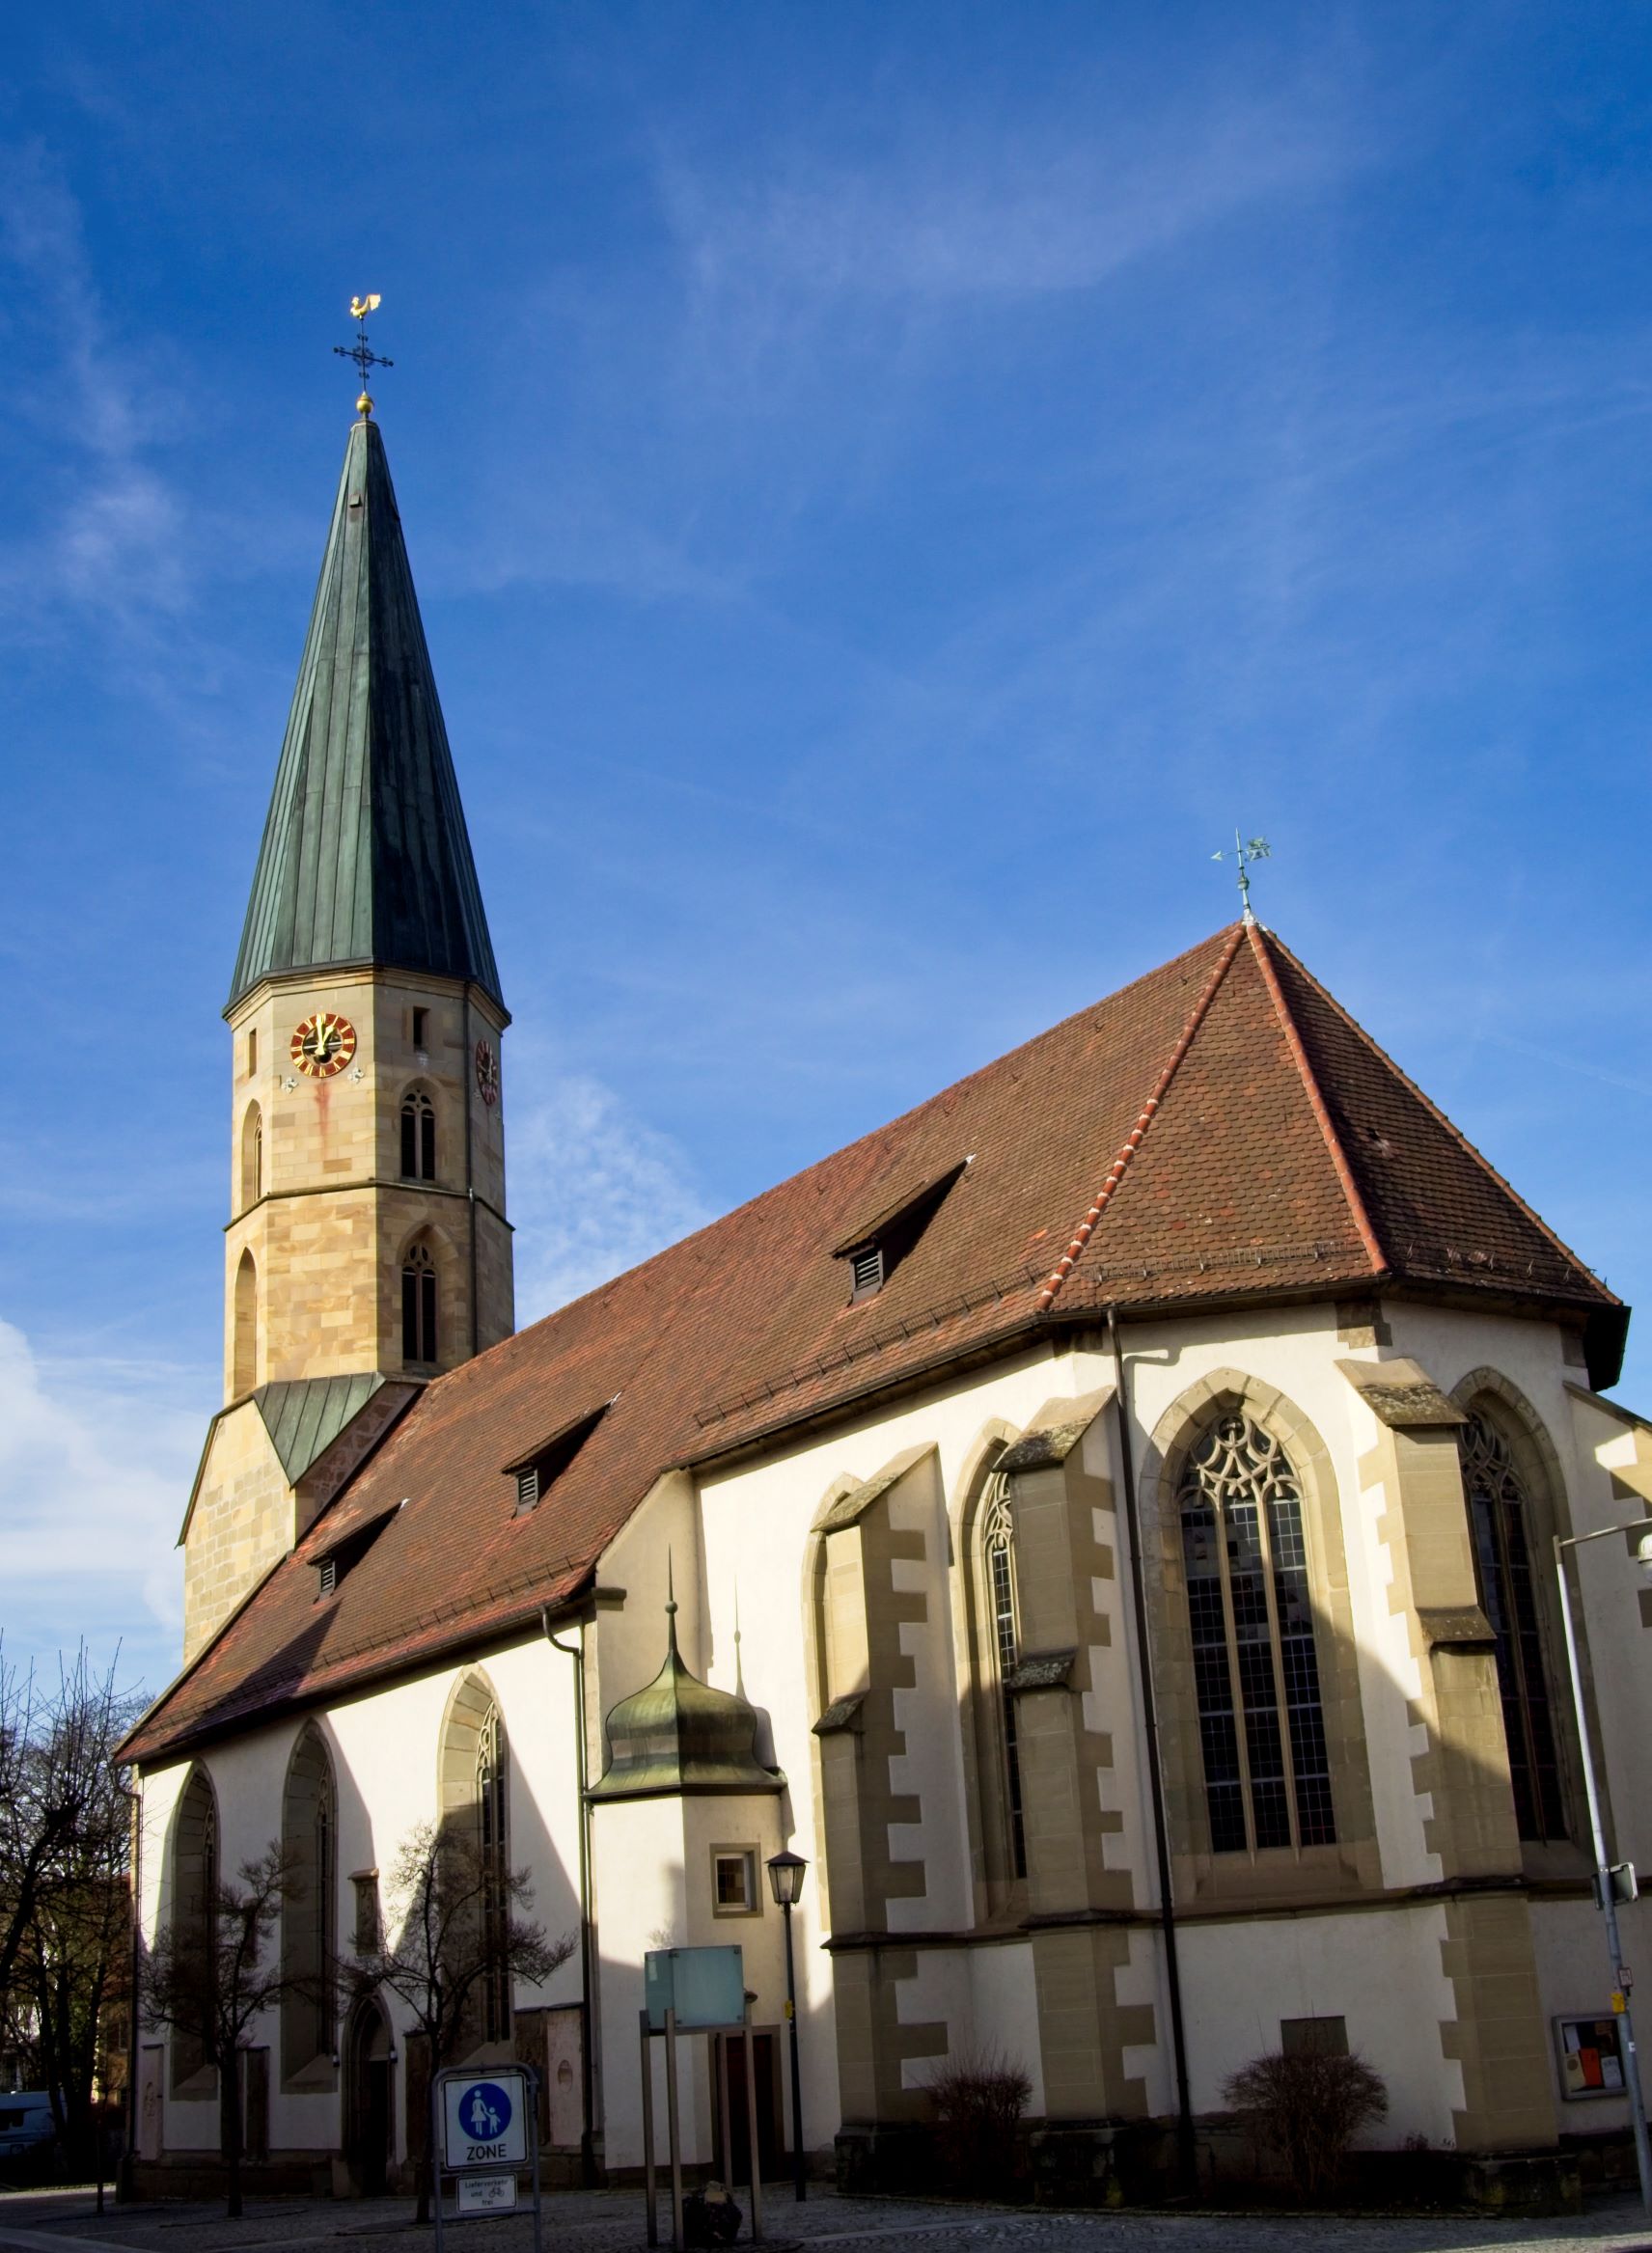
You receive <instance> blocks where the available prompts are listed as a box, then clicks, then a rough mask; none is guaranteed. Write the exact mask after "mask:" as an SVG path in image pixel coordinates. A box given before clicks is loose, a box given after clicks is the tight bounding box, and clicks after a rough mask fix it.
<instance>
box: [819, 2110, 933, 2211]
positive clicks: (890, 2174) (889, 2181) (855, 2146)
mask: <svg viewBox="0 0 1652 2253" xmlns="http://www.w3.org/2000/svg"><path fill="white" fill-rule="evenodd" d="M834 2143H835V2147H836V2150H837V2155H838V2188H839V2189H840V2190H841V2191H843V2192H844V2193H845V2194H847V2195H850V2196H853V2195H855V2194H856V2193H869V2192H895V2193H896V2194H901V2193H911V2194H916V2193H919V2192H922V2191H925V2190H933V2189H934V2188H935V2186H936V2185H935V2136H934V2131H933V2129H927V2128H913V2127H910V2126H906V2125H902V2126H900V2127H889V2128H883V2127H879V2126H878V2125H877V2124H876V2123H871V2124H866V2123H857V2124H855V2125H853V2126H851V2127H846V2128H840V2129H839V2130H838V2133H837V2136H836V2137H835V2138H834Z"/></svg>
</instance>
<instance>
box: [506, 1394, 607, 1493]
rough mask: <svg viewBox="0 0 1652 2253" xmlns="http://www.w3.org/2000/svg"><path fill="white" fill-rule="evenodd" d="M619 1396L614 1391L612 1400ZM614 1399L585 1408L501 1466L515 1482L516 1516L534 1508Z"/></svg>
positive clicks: (585, 1440)
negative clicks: (559, 1427) (514, 1458)
mask: <svg viewBox="0 0 1652 2253" xmlns="http://www.w3.org/2000/svg"><path fill="white" fill-rule="evenodd" d="M619 1397H620V1395H619V1394H618V1393H616V1394H615V1395H614V1400H618V1399H619ZM614 1400H605V1401H603V1402H601V1403H600V1405H599V1406H597V1407H596V1408H592V1409H588V1410H587V1411H586V1412H585V1414H584V1415H577V1416H575V1417H574V1419H573V1421H572V1422H571V1423H566V1424H564V1425H563V1427H562V1429H561V1430H560V1431H556V1432H553V1433H552V1434H551V1436H550V1438H549V1439H548V1440H541V1441H540V1442H539V1444H538V1445H537V1447H536V1448H535V1449H534V1451H533V1453H532V1454H530V1455H519V1456H518V1457H517V1458H516V1460H515V1461H514V1462H513V1463H507V1464H506V1465H505V1466H504V1470H505V1475H506V1476H507V1478H513V1479H514V1480H515V1481H516V1515H517V1517H518V1518H523V1517H526V1516H527V1514H528V1512H529V1511H530V1510H535V1509H537V1508H538V1506H539V1503H540V1501H541V1500H542V1499H543V1497H544V1496H545V1494H546V1493H547V1492H548V1491H549V1489H550V1487H551V1485H552V1483H553V1482H554V1481H555V1480H556V1479H559V1478H560V1477H561V1476H562V1474H563V1472H564V1470H566V1469H567V1467H568V1465H569V1464H570V1463H571V1462H572V1461H573V1459H574V1457H575V1456H576V1455H577V1454H578V1453H579V1451H580V1449H581V1448H582V1447H583V1446H584V1445H585V1442H587V1440H589V1439H590V1437H591V1435H592V1432H594V1431H595V1429H596V1427H597V1425H598V1424H599V1423H600V1422H601V1421H602V1419H603V1417H604V1416H605V1415H607V1414H608V1411H609V1410H610V1409H611V1408H612V1407H613V1406H614Z"/></svg>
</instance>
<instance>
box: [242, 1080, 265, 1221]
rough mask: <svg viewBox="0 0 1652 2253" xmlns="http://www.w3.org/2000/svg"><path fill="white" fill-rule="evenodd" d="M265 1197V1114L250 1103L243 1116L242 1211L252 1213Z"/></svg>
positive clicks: (257, 1106) (259, 1107)
mask: <svg viewBox="0 0 1652 2253" xmlns="http://www.w3.org/2000/svg"><path fill="white" fill-rule="evenodd" d="M262 1196H263V1112H262V1107H261V1106H260V1105H259V1104H257V1103H249V1104H248V1105H247V1108H246V1110H245V1112H244V1113H242V1116H241V1210H242V1212H243V1213H247V1212H251V1210H252V1208H253V1206H254V1205H256V1204H258V1203H259V1202H260V1200H261V1199H262Z"/></svg>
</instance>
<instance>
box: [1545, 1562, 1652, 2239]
mask: <svg viewBox="0 0 1652 2253" xmlns="http://www.w3.org/2000/svg"><path fill="white" fill-rule="evenodd" d="M1645 1525H1646V1521H1645V1520H1644V1519H1641V1520H1640V1521H1639V1522H1638V1524H1635V1525H1603V1526H1602V1527H1601V1528H1600V1530H1599V1532H1598V1533H1573V1534H1570V1535H1568V1536H1566V1537H1564V1538H1562V1537H1561V1535H1559V1534H1556V1536H1555V1578H1556V1580H1557V1581H1558V1582H1559V1587H1560V1624H1561V1626H1562V1627H1563V1628H1564V1629H1565V1634H1566V1666H1567V1670H1568V1672H1569V1673H1570V1675H1571V1680H1572V1705H1573V1709H1574V1711H1575V1712H1576V1714H1577V1718H1578V1743H1579V1745H1580V1746H1581V1747H1582V1750H1583V1791H1584V1795H1585V1797H1586V1798H1587V1800H1588V1806H1589V1836H1590V1838H1591V1840H1592V1842H1593V1845H1594V1855H1595V1900H1596V1902H1597V1904H1598V1905H1599V1908H1600V1911H1601V1914H1602V1915H1603V1916H1604V1917H1605V1919H1606V1945H1607V1954H1608V1955H1609V1956H1610V1957H1611V1986H1612V1995H1611V2007H1612V2010H1613V2012H1614V2013H1615V2014H1616V2017H1617V2021H1618V2024H1619V2026H1620V2027H1621V2029H1622V2042H1623V2079H1624V2086H1625V2088H1626V2090H1627V2092H1628V2096H1629V2117H1630V2122H1631V2125H1632V2126H1633V2128H1634V2129H1635V2164H1636V2166H1637V2168H1638V2171H1639V2175H1640V2203H1641V2205H1642V2206H1644V2208H1645V2209H1646V2212H1647V2213H1648V2214H1652V2143H1649V2142H1648V2139H1647V2133H1646V2106H1645V2103H1644V2102H1643V2101H1642V2098H1641V2095H1640V2060H1639V2058H1638V2055H1637V2053H1636V2048H1635V2021H1634V2019H1633V2018H1632V2017H1631V2016H1630V2010H1629V1977H1628V1973H1627V1971H1626V1969H1625V1967H1624V1962H1623V1948H1622V1945H1621V1943H1620V1941H1619V1939H1618V1937H1617V1898H1616V1892H1615V1887H1614V1879H1613V1873H1612V1870H1611V1864H1610V1863H1609V1862H1608V1860H1607V1858H1606V1831H1605V1828H1604V1827H1603V1825H1602V1822H1601V1804H1600V1787H1599V1785H1598V1784H1597V1783H1596V1781H1595V1757H1594V1751H1593V1748H1592V1746H1591V1745H1590V1744H1589V1721H1588V1716H1587V1714H1586V1713H1585V1712H1584V1711H1583V1668H1582V1666H1581V1664H1580V1662H1579V1659H1578V1637H1577V1633H1576V1630H1575V1629H1574V1627H1573V1624H1572V1598H1571V1592H1570V1590H1569V1589H1568V1587H1567V1585H1566V1558H1565V1554H1564V1552H1565V1551H1567V1550H1568V1549H1579V1548H1581V1547H1582V1546H1583V1543H1584V1542H1585V1541H1605V1540H1607V1539H1609V1538H1610V1537H1611V1535H1612V1534H1614V1533H1636V1534H1638V1535H1639V1536H1640V1538H1639V1541H1638V1544H1637V1549H1636V1554H1637V1556H1638V1560H1639V1563H1640V1568H1641V1570H1642V1572H1646V1571H1649V1570H1652V1533H1648V1532H1647V1531H1646V1530H1645Z"/></svg>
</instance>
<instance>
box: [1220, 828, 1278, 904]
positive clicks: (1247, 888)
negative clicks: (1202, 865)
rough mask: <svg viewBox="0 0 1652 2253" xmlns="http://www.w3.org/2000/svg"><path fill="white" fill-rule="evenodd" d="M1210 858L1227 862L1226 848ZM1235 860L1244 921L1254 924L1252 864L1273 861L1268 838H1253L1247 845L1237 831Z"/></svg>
mask: <svg viewBox="0 0 1652 2253" xmlns="http://www.w3.org/2000/svg"><path fill="white" fill-rule="evenodd" d="M1210 857H1211V859H1212V860H1213V861H1225V860H1226V858H1227V849H1226V847H1225V846H1224V847H1223V849H1222V851H1221V852H1220V853H1212V854H1211V856H1210ZM1233 858H1234V859H1235V861H1237V862H1238V864H1239V897H1240V899H1241V900H1242V901H1243V902H1244V908H1245V918H1244V920H1245V921H1246V922H1248V923H1253V922H1254V921H1255V920H1256V919H1255V917H1254V916H1253V914H1252V913H1251V864H1252V862H1253V861H1271V860H1272V859H1273V854H1272V853H1271V852H1270V851H1269V849H1268V840H1267V838H1252V839H1251V840H1250V842H1249V843H1248V844H1247V843H1245V842H1243V841H1242V840H1241V838H1240V836H1239V832H1238V831H1237V830H1235V831H1234V832H1233Z"/></svg>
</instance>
